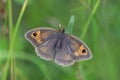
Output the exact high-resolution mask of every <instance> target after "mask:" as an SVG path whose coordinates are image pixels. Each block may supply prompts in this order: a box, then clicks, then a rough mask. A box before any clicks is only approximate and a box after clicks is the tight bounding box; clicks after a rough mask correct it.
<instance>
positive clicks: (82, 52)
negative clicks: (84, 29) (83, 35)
mask: <svg viewBox="0 0 120 80" xmlns="http://www.w3.org/2000/svg"><path fill="white" fill-rule="evenodd" d="M74 55H75V56H80V55H83V56H85V55H87V49H86V48H85V47H84V46H83V45H81V46H80V47H79V48H78V50H77V51H75V53H74Z"/></svg>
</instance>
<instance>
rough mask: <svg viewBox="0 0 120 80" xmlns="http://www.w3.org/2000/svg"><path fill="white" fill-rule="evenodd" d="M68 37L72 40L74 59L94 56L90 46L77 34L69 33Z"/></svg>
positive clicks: (71, 46)
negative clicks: (77, 36) (76, 35)
mask: <svg viewBox="0 0 120 80" xmlns="http://www.w3.org/2000/svg"><path fill="white" fill-rule="evenodd" d="M67 38H68V39H69V40H70V44H69V47H70V49H71V50H72V51H73V53H72V55H73V56H72V57H73V58H74V60H76V61H79V60H88V59H91V58H92V53H91V51H90V49H89V48H88V46H87V45H86V44H85V43H84V42H83V41H81V40H79V39H78V38H76V37H75V36H71V35H67Z"/></svg>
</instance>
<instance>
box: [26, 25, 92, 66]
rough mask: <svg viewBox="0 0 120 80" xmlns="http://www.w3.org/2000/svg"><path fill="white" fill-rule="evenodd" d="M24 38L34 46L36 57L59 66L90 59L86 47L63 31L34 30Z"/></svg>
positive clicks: (88, 50) (43, 28) (89, 52)
mask: <svg viewBox="0 0 120 80" xmlns="http://www.w3.org/2000/svg"><path fill="white" fill-rule="evenodd" d="M25 38H26V39H27V40H28V41H29V42H30V43H31V44H32V45H33V46H34V48H35V52H36V53H37V55H38V56H39V57H40V58H42V59H44V60H47V61H50V60H53V61H54V62H55V63H57V64H59V65H61V66H71V65H72V64H74V63H75V62H78V61H81V60H88V59H91V58H92V53H91V51H90V49H89V48H88V46H87V45H86V44H85V43H84V42H83V41H81V40H79V39H78V38H77V37H75V36H73V35H69V34H67V33H65V29H59V30H55V29H53V28H45V27H40V28H35V29H31V30H29V31H27V32H26V33H25Z"/></svg>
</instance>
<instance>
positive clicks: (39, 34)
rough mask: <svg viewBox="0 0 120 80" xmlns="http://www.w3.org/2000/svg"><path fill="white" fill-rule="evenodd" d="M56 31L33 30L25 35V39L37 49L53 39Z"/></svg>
mask: <svg viewBox="0 0 120 80" xmlns="http://www.w3.org/2000/svg"><path fill="white" fill-rule="evenodd" d="M56 34H57V31H56V30H54V29H51V28H35V29H32V30H29V31H28V32H26V33H25V38H26V39H27V40H28V41H29V42H30V43H31V44H32V45H33V46H34V47H38V46H39V45H40V44H41V43H42V42H44V41H46V40H48V39H49V38H53V37H55V36H56Z"/></svg>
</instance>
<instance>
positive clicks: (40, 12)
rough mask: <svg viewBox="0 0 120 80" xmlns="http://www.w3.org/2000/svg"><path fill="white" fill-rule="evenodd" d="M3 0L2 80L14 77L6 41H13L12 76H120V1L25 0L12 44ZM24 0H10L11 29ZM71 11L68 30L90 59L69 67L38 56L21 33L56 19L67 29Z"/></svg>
mask: <svg viewBox="0 0 120 80" xmlns="http://www.w3.org/2000/svg"><path fill="white" fill-rule="evenodd" d="M3 1H5V0H1V1H0V80H2V79H3V80H10V79H11V78H10V77H11V76H12V75H11V69H12V68H11V67H13V66H11V65H9V64H8V65H7V61H8V62H10V61H11V60H12V59H11V60H10V59H9V54H10V53H9V52H10V51H9V50H10V49H9V47H10V45H14V47H13V50H12V51H13V52H12V53H14V55H12V56H14V57H15V59H13V62H14V63H12V64H13V65H14V67H13V69H14V72H15V75H13V76H14V77H15V78H16V80H120V13H119V12H120V9H119V8H120V1H119V0H28V4H27V7H26V9H25V12H24V14H23V16H22V20H21V22H20V25H19V28H18V30H17V33H16V37H15V42H13V43H14V44H13V43H12V44H11V42H10V40H11V39H10V31H11V30H10V27H9V26H10V24H9V16H10V15H9V2H3ZM23 4H24V0H12V18H13V30H14V28H15V27H16V26H15V24H16V21H17V20H18V17H19V14H20V10H21V8H22V6H23ZM6 7H7V8H6ZM71 15H74V16H75V22H74V25H73V27H72V34H73V35H75V36H77V37H78V38H80V39H82V40H83V41H84V42H85V43H86V44H87V45H88V46H89V48H90V49H91V51H92V54H93V58H92V59H91V60H87V61H81V62H78V63H76V64H75V65H72V66H70V67H61V66H59V65H57V64H55V63H54V62H52V61H45V60H42V59H41V58H39V57H38V56H37V55H36V53H35V51H34V47H33V46H32V45H31V44H30V43H29V42H28V41H27V40H26V39H25V38H24V33H25V32H26V31H28V30H29V29H32V28H36V27H50V28H57V27H58V24H59V23H60V24H62V25H64V26H65V27H67V25H68V22H69V19H70V16H71ZM10 64H11V63H10ZM6 66H7V67H8V69H6ZM5 75H6V79H4V78H5ZM3 77H4V78H3Z"/></svg>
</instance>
